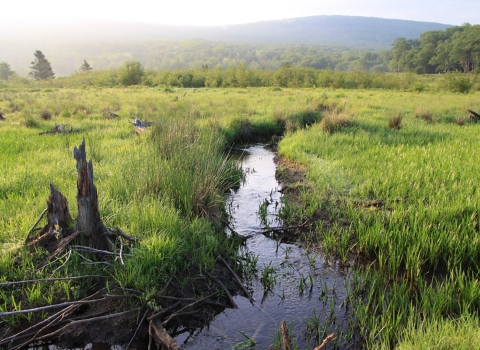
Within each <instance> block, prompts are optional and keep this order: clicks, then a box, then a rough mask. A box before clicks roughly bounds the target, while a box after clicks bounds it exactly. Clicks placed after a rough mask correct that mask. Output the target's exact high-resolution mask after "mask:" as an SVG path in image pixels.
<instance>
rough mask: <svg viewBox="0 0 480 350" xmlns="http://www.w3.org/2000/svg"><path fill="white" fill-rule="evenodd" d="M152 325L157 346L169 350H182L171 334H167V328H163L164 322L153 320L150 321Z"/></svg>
mask: <svg viewBox="0 0 480 350" xmlns="http://www.w3.org/2000/svg"><path fill="white" fill-rule="evenodd" d="M150 325H151V327H152V329H153V336H154V338H155V342H156V343H157V345H163V346H164V347H165V348H167V349H168V350H180V346H178V344H177V342H176V341H175V339H173V338H172V337H171V336H170V334H168V333H167V331H166V330H165V328H163V325H162V322H160V320H158V319H153V320H151V321H150Z"/></svg>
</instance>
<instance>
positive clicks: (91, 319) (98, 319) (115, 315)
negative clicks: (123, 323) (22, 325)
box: [35, 307, 142, 341]
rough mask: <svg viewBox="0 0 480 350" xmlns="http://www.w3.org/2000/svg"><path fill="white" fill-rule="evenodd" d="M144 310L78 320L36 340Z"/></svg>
mask: <svg viewBox="0 0 480 350" xmlns="http://www.w3.org/2000/svg"><path fill="white" fill-rule="evenodd" d="M141 309H142V308H141V307H139V308H137V309H133V310H128V311H123V312H117V313H115V314H109V315H105V316H98V317H90V318H86V319H83V320H78V321H72V322H69V323H68V324H67V325H65V326H63V327H62V328H60V329H57V330H56V331H54V332H52V333H49V334H46V335H44V336H41V337H39V338H37V339H35V341H39V340H45V339H48V338H51V337H53V336H54V335H56V334H58V333H60V332H63V331H64V330H65V329H66V328H68V327H70V326H72V325H77V324H81V323H88V322H92V321H95V322H97V321H101V320H107V319H109V318H115V317H119V316H124V315H128V314H131V313H134V312H138V311H139V310H141Z"/></svg>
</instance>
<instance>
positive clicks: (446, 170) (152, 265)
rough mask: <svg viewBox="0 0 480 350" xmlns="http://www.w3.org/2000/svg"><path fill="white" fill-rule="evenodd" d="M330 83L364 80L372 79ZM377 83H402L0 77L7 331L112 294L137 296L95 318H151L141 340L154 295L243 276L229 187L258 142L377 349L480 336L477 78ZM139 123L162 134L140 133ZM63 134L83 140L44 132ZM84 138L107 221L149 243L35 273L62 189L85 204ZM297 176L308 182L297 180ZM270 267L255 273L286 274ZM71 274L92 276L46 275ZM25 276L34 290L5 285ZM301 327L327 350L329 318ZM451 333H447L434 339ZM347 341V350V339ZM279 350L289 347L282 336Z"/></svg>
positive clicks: (1, 276)
mask: <svg viewBox="0 0 480 350" xmlns="http://www.w3.org/2000/svg"><path fill="white" fill-rule="evenodd" d="M92 73H93V72H92ZM89 74H90V73H89ZM95 74H100V73H95ZM322 74H327V73H322ZM329 74H336V75H335V77H340V76H342V77H343V78H344V79H343V80H342V81H345V79H352V81H353V80H354V79H355V77H356V76H357V77H358V76H359V74H360V73H358V72H357V73H355V72H354V73H333V72H331V73H329ZM362 74H363V73H362ZM366 74H367V73H366ZM382 76H383V77H384V79H385V81H399V82H403V83H402V84H400V83H399V84H398V85H395V84H393V85H390V86H388V87H387V86H386V85H385V86H382V89H379V88H370V89H365V88H364V87H365V86H362V85H360V84H358V85H355V86H352V87H354V88H352V89H344V88H343V87H344V86H340V87H339V86H331V85H328V86H325V87H316V88H312V87H311V85H310V87H305V86H303V85H302V87H283V86H274V87H257V88H228V87H224V88H202V89H185V88H181V87H175V86H173V87H172V86H164V85H161V86H155V87H138V86H135V87H131V88H104V87H95V86H90V87H88V86H86V85H84V86H82V87H79V88H74V87H70V88H67V87H62V88H59V87H58V84H59V83H58V82H59V81H61V80H60V79H57V80H56V81H53V82H51V81H50V82H33V83H29V85H28V86H13V85H11V84H9V83H5V85H4V88H3V89H2V90H1V91H0V112H1V113H2V115H3V116H4V117H5V120H4V121H0V139H1V149H2V152H1V154H0V164H1V169H2V171H1V173H0V244H1V245H0V247H1V248H0V253H1V256H0V271H1V273H0V317H1V319H0V331H1V332H2V333H1V335H2V337H3V338H7V337H9V336H11V335H12V331H17V332H18V331H19V330H21V329H25V328H27V327H29V326H30V325H31V324H32V323H33V322H39V321H40V320H42V319H45V318H47V317H50V316H51V314H50V313H48V311H42V312H35V313H25V314H11V312H13V311H20V310H25V309H31V308H38V307H41V306H46V305H52V304H58V303H61V302H65V301H76V300H80V299H82V298H85V297H88V296H90V295H92V294H93V293H94V292H95V291H98V290H99V289H100V288H106V289H104V291H106V292H104V294H107V295H110V296H115V295H116V296H118V295H120V294H122V293H124V294H128V298H123V299H122V298H120V297H118V300H120V301H119V302H118V303H117V302H115V303H113V302H112V304H111V305H110V308H109V309H104V310H97V312H100V311H103V312H107V313H108V312H110V313H112V312H124V311H128V310H138V309H140V310H142V312H140V311H136V312H137V313H138V314H139V317H138V320H136V317H132V318H130V319H129V320H127V322H126V324H127V325H123V327H124V328H128V329H129V330H130V331H129V332H126V333H128V335H129V338H130V337H131V336H132V335H133V331H135V328H136V326H137V323H138V322H139V321H140V320H141V319H142V316H143V315H144V314H145V313H146V312H147V311H150V310H151V312H159V311H160V310H163V309H165V308H166V307H167V305H168V303H166V301H165V299H162V298H160V297H159V296H160V295H163V293H164V288H165V287H166V286H169V287H170V288H171V284H169V281H170V279H171V278H172V277H173V279H174V280H175V282H176V283H178V284H179V285H181V287H180V289H184V290H187V289H190V288H191V289H192V291H194V292H197V293H196V294H197V295H202V296H206V295H207V294H208V293H207V291H208V290H209V288H213V287H211V286H210V287H200V286H198V285H193V286H191V285H188V284H187V281H188V280H192V279H202V278H203V279H205V276H206V275H207V273H210V272H215V271H217V272H218V270H217V268H218V266H217V265H218V263H219V260H218V256H219V255H221V256H223V257H225V258H226V260H227V261H229V262H231V265H232V266H234V269H235V271H237V273H238V274H239V275H242V271H248V270H249V269H251V268H252V267H251V266H250V265H248V264H252V262H251V261H250V259H251V257H244V256H240V255H239V253H238V250H237V248H238V245H239V244H241V242H239V241H238V240H235V239H232V238H231V237H228V236H227V235H225V233H224V232H223V227H224V225H225V223H226V220H227V216H226V213H225V212H224V195H225V193H226V192H227V190H228V189H229V188H230V187H232V186H235V185H238V183H239V182H240V181H241V178H242V175H241V173H240V171H239V169H238V168H237V166H236V165H235V163H232V162H230V161H229V160H228V159H229V157H228V153H229V150H230V149H231V147H233V146H237V145H239V144H245V143H249V142H256V141H261V140H263V141H267V142H274V143H276V144H278V154H279V156H280V157H281V159H282V162H280V166H279V168H278V174H277V176H278V178H279V179H280V180H281V181H284V182H285V184H286V185H285V186H286V187H285V190H284V191H283V193H284V197H283V204H284V207H283V209H282V211H281V215H282V218H283V219H284V222H285V223H286V225H290V226H294V225H299V224H303V223H305V222H308V225H305V226H304V230H302V231H301V233H300V234H298V240H299V241H301V242H303V244H304V246H306V247H308V248H309V249H315V251H317V252H318V253H319V254H324V255H325V257H326V261H327V263H329V264H332V265H333V266H348V267H350V268H351V269H352V274H351V276H350V278H349V279H348V282H346V288H347V290H348V293H347V295H346V296H345V298H344V300H343V301H342V302H343V303H344V305H347V306H348V307H349V308H350V309H351V319H350V320H349V321H350V322H349V325H350V327H351V329H352V330H354V331H355V332H357V333H358V334H359V336H360V339H361V342H360V343H361V344H363V346H364V347H365V348H385V349H389V348H395V347H398V348H400V349H407V348H415V347H416V346H418V344H424V345H422V346H425V347H429V346H430V347H435V346H442V347H443V348H452V349H453V348H458V347H460V348H461V347H462V346H464V347H465V346H466V344H468V345H469V346H474V344H477V345H478V344H480V339H479V333H478V323H479V318H478V312H479V309H480V289H479V288H478V287H479V286H478V283H479V282H478V279H479V278H478V277H479V276H478V271H479V263H480V260H479V259H480V238H479V224H478V220H479V203H480V194H479V192H478V190H477V187H478V186H477V182H478V173H479V171H480V169H479V167H480V165H479V163H478V143H479V138H478V128H479V125H478V124H477V123H475V122H474V121H472V119H470V114H469V112H468V110H469V109H470V110H474V111H479V110H480V102H479V98H478V86H477V84H476V81H475V77H474V76H467V77H468V79H469V81H470V82H471V85H470V88H469V90H470V91H471V92H470V93H458V92H452V91H449V90H452V89H448V88H445V86H447V85H448V84H447V83H448V79H454V78H455V76H453V75H452V76H447V77H445V76H421V77H414V76H412V75H408V74H406V75H396V76H393V75H392V76H389V75H381V74H380V75H368V77H378V79H382ZM461 78H462V79H465V77H463V76H462V77H461ZM445 81H447V83H446V82H445ZM72 85H73V84H72ZM318 86H320V85H318ZM453 90H454V89H453ZM109 112H113V113H115V114H116V115H118V117H116V118H109V117H108V116H109ZM131 117H137V118H139V119H141V120H146V121H153V122H154V123H155V124H154V125H153V126H152V127H150V128H148V129H147V131H146V132H145V133H143V134H141V135H137V134H135V133H134V132H133V127H132V125H131V124H130V123H129V121H131ZM56 125H68V128H67V130H72V132H69V133H68V132H67V133H54V134H43V135H40V133H42V132H45V131H48V130H51V129H52V128H54V127H55V126H56ZM82 140H85V143H86V148H87V157H88V158H91V159H92V162H93V164H94V167H95V183H96V186H97V188H98V194H99V211H100V214H101V216H102V219H103V221H104V223H105V225H106V226H109V227H119V228H121V230H123V231H124V232H127V233H128V234H129V235H132V236H133V237H135V238H138V239H140V240H139V241H138V242H137V243H135V244H132V245H129V246H128V247H125V249H126V250H127V251H128V254H129V256H125V257H124V258H123V259H124V261H123V260H122V259H116V260H113V259H111V260H103V259H98V258H97V257H96V255H95V254H85V253H83V252H79V251H76V250H75V249H71V250H69V251H65V254H63V255H60V256H58V259H56V260H53V261H51V262H50V264H48V265H45V266H44V267H43V268H39V266H40V264H41V263H42V262H43V261H45V258H46V257H47V256H48V254H47V253H45V252H42V251H37V252H34V253H31V252H29V251H28V250H27V249H26V248H25V247H24V241H25V238H26V236H27V233H28V232H29V231H30V229H31V228H32V225H33V224H34V223H35V222H36V221H37V219H38V217H39V215H40V214H41V213H42V211H43V209H44V208H45V201H46V200H47V198H48V195H49V184H50V183H52V184H54V185H55V186H56V187H57V188H59V189H60V191H62V193H64V194H65V196H66V198H67V199H68V200H69V202H71V203H73V202H74V198H75V195H76V188H75V185H74V184H75V182H76V177H77V174H76V169H75V166H74V160H73V157H72V151H73V147H74V146H78V145H80V144H81V142H82ZM299 170H301V174H302V175H301V176H292V174H293V172H294V171H297V175H298V171H299ZM303 175H304V176H303ZM70 210H71V212H72V216H73V217H75V216H76V215H77V213H76V211H75V208H74V207H70ZM259 211H260V209H259ZM98 262H104V263H102V264H98ZM106 262H108V264H105V263H106ZM270 272H271V271H270V270H268V269H265V271H258V276H257V277H258V278H260V277H261V276H262V274H263V275H268V276H270V278H275V276H271V273H270ZM72 276H92V277H90V278H85V279H79V280H74V279H71V280H48V278H68V277H72ZM95 276H103V277H101V278H99V277H95ZM25 280H38V281H37V282H31V283H25V284H18V285H13V284H8V283H7V282H14V281H25ZM187 286H188V287H187ZM227 287H228V288H230V289H232V287H231V286H227ZM195 288H196V289H195ZM203 288H206V289H203ZM217 288H218V284H217ZM304 288H305V286H304ZM218 291H219V292H220V294H224V292H223V291H222V290H221V288H220V289H218ZM132 294H134V295H135V297H133V296H132ZM193 294H195V293H193ZM220 301H221V300H220ZM220 301H219V300H216V301H215V302H217V303H218V302H220ZM319 302H321V301H319ZM227 303H228V302H227ZM214 312H215V311H214V309H208V313H210V314H213V313H214ZM123 321H125V320H123ZM137 321H138V322H137ZM286 321H287V322H288V320H286ZM304 322H305V328H306V329H308V330H312V331H313V330H314V331H315V332H317V338H318V344H320V343H321V340H322V339H323V338H324V337H325V336H326V335H327V334H324V333H323V330H324V329H326V327H325V325H324V324H319V321H318V318H312V319H305V320H304ZM192 327H193V325H192ZM278 327H279V328H280V325H278ZM442 332H447V333H446V334H451V337H450V336H449V337H448V339H445V337H443V338H442V339H441V340H439V335H438V334H443V333H442ZM460 332H464V333H462V336H458V335H459V334H461V333H460ZM454 335H455V336H454ZM246 336H247V337H251V336H253V335H250V334H246ZM112 337H113V335H112ZM147 337H148V336H147ZM248 339H249V338H248ZM125 343H128V339H127V340H126V341H125ZM439 343H440V344H439ZM318 344H316V345H318ZM335 344H336V345H337V346H338V347H340V348H342V347H348V345H349V340H348V337H347V336H346V335H345V336H343V337H339V340H337V342H336V343H335ZM425 344H427V345H425ZM2 346H5V344H2ZM280 347H281V341H278V342H277V343H275V344H272V348H280Z"/></svg>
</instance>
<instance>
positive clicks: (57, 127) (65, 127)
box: [39, 124, 73, 135]
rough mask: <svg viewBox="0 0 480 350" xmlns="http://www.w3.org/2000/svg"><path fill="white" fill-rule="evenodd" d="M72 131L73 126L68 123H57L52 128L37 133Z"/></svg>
mask: <svg viewBox="0 0 480 350" xmlns="http://www.w3.org/2000/svg"><path fill="white" fill-rule="evenodd" d="M72 131H73V128H72V126H71V125H69V124H57V125H55V126H54V127H53V129H50V130H47V131H44V132H41V133H39V135H44V134H69V133H71V132H72Z"/></svg>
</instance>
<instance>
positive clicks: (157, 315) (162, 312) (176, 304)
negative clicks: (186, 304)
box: [147, 301, 182, 321]
mask: <svg viewBox="0 0 480 350" xmlns="http://www.w3.org/2000/svg"><path fill="white" fill-rule="evenodd" d="M181 303H182V302H180V301H177V302H176V303H175V304H173V305H171V306H169V307H167V308H166V309H163V310H160V311H159V312H157V313H155V314H153V315H151V316H149V317H148V318H147V320H149V321H151V320H153V319H154V318H157V317H159V316H162V315H165V314H166V313H168V312H170V311H172V310H174V309H176V308H177V306H180V304H181Z"/></svg>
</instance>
